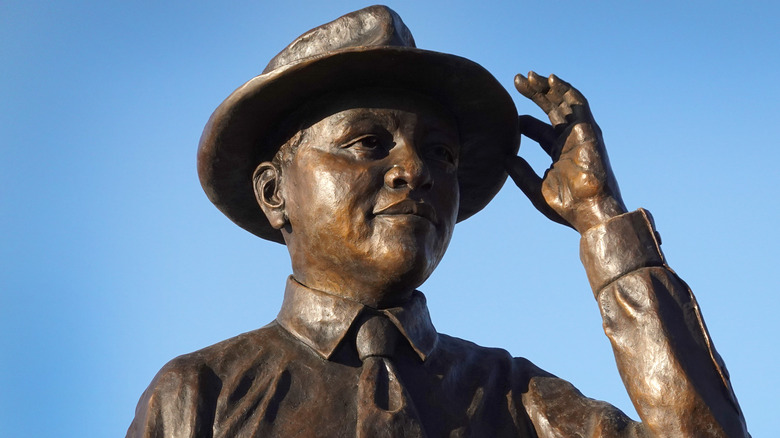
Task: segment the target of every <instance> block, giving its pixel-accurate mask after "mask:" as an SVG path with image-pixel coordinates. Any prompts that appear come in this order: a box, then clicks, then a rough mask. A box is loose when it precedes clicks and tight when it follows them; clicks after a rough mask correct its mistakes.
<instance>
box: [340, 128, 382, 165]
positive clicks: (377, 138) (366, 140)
mask: <svg viewBox="0 0 780 438" xmlns="http://www.w3.org/2000/svg"><path fill="white" fill-rule="evenodd" d="M391 144H392V139H385V138H383V136H382V135H381V134H364V135H359V136H356V137H354V138H352V139H351V140H349V141H347V142H345V143H344V144H342V145H341V147H340V148H341V149H342V150H344V151H345V152H348V153H350V154H351V155H353V156H354V157H356V158H358V159H372V160H373V159H379V158H382V157H384V156H386V155H387V151H388V150H389V149H390V145H391Z"/></svg>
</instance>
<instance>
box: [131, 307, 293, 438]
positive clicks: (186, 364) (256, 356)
mask: <svg viewBox="0 0 780 438" xmlns="http://www.w3.org/2000/svg"><path fill="white" fill-rule="evenodd" d="M289 342H290V341H289V335H287V334H286V332H284V330H282V329H281V328H280V327H279V326H278V324H276V322H272V323H271V324H269V325H267V326H265V327H263V328H260V329H257V330H253V331H250V332H247V333H243V334H240V335H238V336H235V337H233V338H230V339H227V340H225V341H222V342H219V343H216V344H214V345H211V346H209V347H206V348H203V349H201V350H198V351H195V352H192V353H188V354H184V355H181V356H178V357H176V358H174V359H172V360H171V361H169V362H168V363H166V364H165V365H164V366H163V367H162V368H161V369H160V371H159V372H158V373H157V375H156V376H155V377H154V379H152V382H151V383H150V384H149V387H148V388H147V389H146V391H144V393H143V394H142V395H141V398H140V400H139V401H138V405H137V407H136V412H135V418H134V419H133V423H132V424H131V426H130V430H128V437H130V436H146V435H145V434H146V433H147V432H150V431H157V432H161V431H164V432H165V433H164V434H163V435H164V436H179V435H177V434H176V433H173V431H172V430H170V428H171V427H174V428H175V427H176V425H184V424H188V422H187V421H184V420H183V419H184V418H190V419H195V422H196V424H194V425H188V426H187V427H191V428H193V427H194V428H195V429H197V428H198V427H201V426H203V427H206V428H208V425H207V423H208V418H205V417H201V416H200V415H196V414H195V413H196V412H201V411H209V410H211V411H212V412H213V408H214V406H215V405H216V403H217V399H218V397H219V394H220V392H221V390H222V387H223V385H224V382H225V381H229V380H231V379H233V378H234V377H235V376H236V375H239V374H241V373H243V372H245V371H246V370H248V369H252V368H254V367H262V366H266V364H268V363H271V362H273V361H274V358H275V357H277V356H279V355H283V354H284V353H283V352H284V351H285V350H286V349H285V348H284V345H282V344H285V343H289ZM201 423H204V424H201ZM155 433H156V432H155ZM152 435H153V434H152Z"/></svg>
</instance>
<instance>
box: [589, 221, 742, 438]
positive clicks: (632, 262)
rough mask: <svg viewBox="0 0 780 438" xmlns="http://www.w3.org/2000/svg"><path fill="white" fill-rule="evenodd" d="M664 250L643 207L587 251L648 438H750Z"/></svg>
mask: <svg viewBox="0 0 780 438" xmlns="http://www.w3.org/2000/svg"><path fill="white" fill-rule="evenodd" d="M660 245H661V241H660V237H659V235H658V233H657V232H656V231H655V227H654V224H653V220H652V217H651V216H650V214H649V213H648V212H647V211H645V210H642V209H640V210H638V211H635V212H632V213H626V214H624V215H621V216H618V217H615V218H613V219H611V220H609V221H607V222H606V223H605V224H602V225H600V226H597V227H594V228H593V229H591V230H589V231H587V232H586V233H584V234H583V236H582V241H581V246H580V256H581V259H582V262H583V264H584V265H585V270H586V272H587V274H588V280H589V281H590V284H591V287H592V288H593V291H594V294H595V296H596V300H597V302H598V305H599V309H600V310H601V315H602V318H603V321H604V331H605V333H606V334H607V337H608V338H609V340H610V342H611V343H612V348H613V351H614V354H615V360H616V361H617V365H618V370H619V371H620V375H621V377H622V379H623V383H624V384H625V386H626V389H627V390H628V393H629V396H630V397H631V400H632V401H633V403H634V406H635V407H636V410H637V412H638V413H639V416H640V417H641V419H642V425H641V428H642V429H643V432H644V433H646V434H647V435H648V436H664V437H671V436H675V437H677V436H679V437H692V436H696V437H746V436H749V434H748V432H747V427H746V425H745V421H744V418H743V416H742V412H741V410H740V407H739V404H738V403H737V399H736V397H735V395H734V392H733V390H732V388H731V382H730V381H729V375H728V371H727V370H726V366H725V364H724V363H723V360H722V359H721V357H720V356H719V355H718V353H717V351H716V350H715V347H714V345H713V344H712V340H711V339H710V335H709V333H708V331H707V327H706V326H705V324H704V319H703V318H702V314H701V310H700V309H699V305H698V303H697V302H696V298H695V297H694V296H693V293H692V292H691V290H690V288H689V287H688V285H686V284H685V282H683V281H682V280H681V279H680V278H679V277H678V276H677V275H676V274H675V273H674V271H672V270H671V269H670V268H669V267H668V266H667V264H666V259H665V258H664V255H663V253H662V252H661V246H660ZM616 436H617V435H616Z"/></svg>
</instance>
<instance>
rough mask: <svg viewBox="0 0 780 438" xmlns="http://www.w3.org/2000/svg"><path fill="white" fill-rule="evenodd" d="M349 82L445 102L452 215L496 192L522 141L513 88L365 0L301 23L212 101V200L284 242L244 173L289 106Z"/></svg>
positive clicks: (204, 159)
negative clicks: (420, 43) (457, 144)
mask: <svg viewBox="0 0 780 438" xmlns="http://www.w3.org/2000/svg"><path fill="white" fill-rule="evenodd" d="M356 87H381V88H393V89H401V90H410V91H414V92H416V93H418V94H423V95H426V96H428V97H430V98H433V99H434V100H437V101H439V102H440V103H442V104H443V105H444V106H445V107H446V108H448V109H449V110H450V111H451V113H452V114H453V116H454V117H455V120H456V123H457V125H458V131H459V135H460V140H461V152H460V159H459V165H458V182H459V186H460V208H459V210H458V222H460V221H462V220H464V219H466V218H468V217H470V216H471V215H473V214H474V213H476V212H478V211H479V210H481V209H482V208H484V207H485V205H487V204H488V202H490V200H491V199H492V198H493V196H495V194H496V193H498V191H499V189H500V188H501V186H502V185H503V184H504V181H505V180H506V176H507V175H506V172H505V171H504V165H503V163H504V157H506V156H507V155H509V154H511V153H516V152H517V148H518V146H519V144H520V136H519V133H518V127H517V109H516V108H515V105H514V102H513V101H512V98H511V97H510V96H509V94H508V93H507V91H506V90H505V89H504V87H502V86H501V84H499V83H498V81H497V80H496V79H495V78H494V77H493V75H491V74H490V73H489V72H488V71H487V70H485V69H484V68H483V67H482V66H480V65H479V64H477V63H475V62H473V61H469V60H468V59H465V58H461V57H459V56H455V55H449V54H445V53H439V52H433V51H428V50H422V49H418V48H417V47H416V46H415V43H414V38H413V37H412V34H411V33H410V32H409V29H408V28H407V27H406V25H404V23H403V21H401V17H399V16H398V14H396V13H395V12H394V11H393V10H391V9H390V8H388V7H386V6H371V7H368V8H365V9H361V10H359V11H355V12H352V13H349V14H347V15H344V16H342V17H340V18H337V19H336V20H334V21H332V22H330V23H327V24H324V25H322V26H319V27H317V28H314V29H312V30H310V31H308V32H306V33H304V34H303V35H301V36H300V37H298V38H297V39H296V40H295V41H293V42H292V43H291V44H290V45H288V46H287V47H286V48H285V49H284V50H282V51H281V52H280V53H279V54H278V55H276V56H275V57H274V58H273V59H272V60H271V62H270V63H269V64H268V66H267V67H266V68H265V70H263V72H262V74H260V75H259V76H255V77H254V78H252V79H250V80H249V81H248V82H246V83H245V84H244V85H242V86H240V87H239V88H238V89H237V90H236V91H234V92H233V93H232V94H231V95H230V96H228V98H227V99H225V101H224V102H222V104H220V105H219V106H218V107H217V109H216V110H215V111H214V113H213V114H212V115H211V118H210V119H209V121H208V123H207V124H206V127H205V129H204V130H203V135H202V136H201V139H200V145H199V146H198V176H199V178H200V182H201V185H202V186H203V190H204V191H205V192H206V195H207V196H208V198H209V199H210V200H211V202H213V203H214V205H216V206H217V208H219V209H220V210H221V211H222V212H223V213H224V214H225V215H226V216H227V217H228V218H230V219H231V220H232V221H233V222H235V223H236V224H238V225H239V226H241V227H242V228H244V229H246V230H247V231H249V232H251V233H253V234H255V235H257V236H260V237H262V238H264V239H268V240H272V241H274V242H279V243H284V240H283V239H282V235H281V233H280V231H279V230H275V229H274V228H273V227H271V225H270V224H269V223H268V220H267V219H266V217H265V215H264V214H263V212H262V210H261V209H260V207H259V206H258V204H257V201H256V199H255V194H254V189H253V184H252V173H253V172H254V170H255V168H256V167H257V165H258V164H260V163H261V162H264V161H270V160H272V159H273V157H274V155H275V154H276V152H277V151H278V150H279V147H280V146H281V144H274V143H273V142H271V141H270V139H273V138H278V133H277V132H276V131H277V130H278V126H279V125H280V124H281V123H282V121H284V120H285V119H286V118H287V117H288V116H289V115H290V114H291V113H292V112H294V111H295V110H296V109H298V108H300V107H301V106H302V105H304V104H306V103H307V102H309V101H311V100H312V99H314V98H317V97H319V96H322V95H324V94H326V93H333V92H336V93H338V92H339V91H347V90H350V89H354V88H356Z"/></svg>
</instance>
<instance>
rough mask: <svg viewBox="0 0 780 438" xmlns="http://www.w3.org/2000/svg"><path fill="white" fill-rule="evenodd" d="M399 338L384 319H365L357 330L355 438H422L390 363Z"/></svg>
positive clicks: (388, 321) (410, 402)
mask: <svg viewBox="0 0 780 438" xmlns="http://www.w3.org/2000/svg"><path fill="white" fill-rule="evenodd" d="M398 335H399V332H398V329H397V328H396V327H395V326H394V325H393V323H392V322H390V320H389V319H387V317H385V316H384V315H372V316H370V317H368V319H366V320H365V321H364V322H363V324H362V325H361V326H360V328H359V329H358V333H357V337H356V346H357V351H358V355H359V356H360V360H362V361H363V370H362V372H361V374H360V380H359V381H358V403H357V405H358V415H357V418H358V420H357V436H358V438H384V437H387V438H389V437H424V436H425V433H424V432H423V430H422V427H421V426H420V420H419V418H418V416H417V411H416V410H415V408H414V405H413V404H412V400H411V399H410V398H409V395H408V393H407V392H406V390H405V389H404V387H403V385H402V384H401V381H400V380H399V378H398V375H397V374H396V370H395V367H394V366H393V363H392V360H391V358H392V355H393V351H394V350H395V345H396V341H397V340H398Z"/></svg>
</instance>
